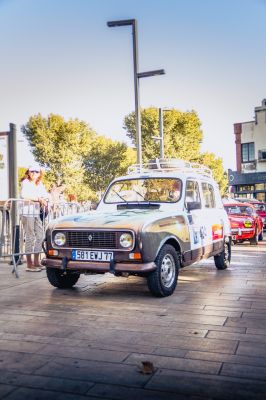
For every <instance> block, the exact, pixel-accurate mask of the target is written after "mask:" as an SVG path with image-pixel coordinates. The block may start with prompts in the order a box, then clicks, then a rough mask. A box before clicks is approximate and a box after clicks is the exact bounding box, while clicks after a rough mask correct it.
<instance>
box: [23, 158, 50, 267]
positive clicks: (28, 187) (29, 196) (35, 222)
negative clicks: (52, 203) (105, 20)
mask: <svg viewBox="0 0 266 400" xmlns="http://www.w3.org/2000/svg"><path fill="white" fill-rule="evenodd" d="M42 176H43V173H42V170H41V168H40V167H39V166H38V165H31V166H30V167H29V168H28V169H27V171H26V172H25V176H24V178H23V179H22V182H21V192H20V197H21V198H22V199H23V200H24V201H23V213H22V216H21V218H22V224H23V228H24V231H25V253H26V258H27V268H26V271H31V272H39V271H41V270H42V268H44V267H42V265H40V253H41V252H42V240H43V224H42V220H41V218H40V207H43V208H44V207H46V206H47V205H48V203H47V201H48V198H49V195H48V193H47V191H46V189H45V187H44V184H43V183H42ZM32 255H33V258H32Z"/></svg>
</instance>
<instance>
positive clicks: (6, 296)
mask: <svg viewBox="0 0 266 400" xmlns="http://www.w3.org/2000/svg"><path fill="white" fill-rule="evenodd" d="M19 269H20V278H19V279H16V278H15V277H14V276H12V275H11V273H10V270H11V267H10V266H8V265H7V264H3V263H2V264H1V263H0V278H1V279H0V312H1V314H0V398H4V399H8V400H23V399H27V400H32V399H38V400H39V399H40V400H42V399H64V400H71V399H73V400H74V399H75V400H81V399H84V400H85V399H88V400H91V399H98V400H99V399H119V400H122V399H130V400H131V399H132V400H138V399H150V400H153V399H155V400H156V399H160V400H161V399H165V400H166V399H167V400H172V399H191V400H203V399H204V400H205V399H227V400H231V399H232V400H233V399H248V400H252V399H260V400H263V399H266V279H265V278H266V243H265V242H264V243H260V245H259V246H258V247H252V246H249V245H248V246H247V245H246V246H244V245H239V246H235V247H234V251H233V258H232V266H231V267H230V269H228V270H226V271H217V270H216V269H215V267H214V265H213V261H212V260H208V261H206V262H203V263H201V264H200V266H199V265H197V266H191V267H188V268H185V269H184V270H182V271H181V273H180V277H179V284H178V288H177V290H176V291H175V294H174V295H173V296H171V297H169V298H164V299H157V298H154V297H151V295H150V293H149V292H148V290H147V288H146V283H145V281H144V280H142V279H139V278H134V277H133V278H129V279H125V278H114V277H112V276H111V275H109V274H108V275H103V276H100V275H99V276H97V275H95V276H91V277H89V276H87V277H82V278H81V279H80V280H79V282H78V285H77V286H76V287H75V288H74V289H73V290H58V289H55V288H53V287H52V286H50V285H49V283H48V282H47V280H46V277H45V272H44V271H43V272H41V273H40V274H38V273H36V274H33V273H28V272H26V271H24V269H25V267H24V266H20V267H19ZM144 361H149V362H150V363H152V365H153V367H154V372H153V373H151V374H143V373H142V372H141V368H140V366H141V365H142V364H141V363H142V362H144Z"/></svg>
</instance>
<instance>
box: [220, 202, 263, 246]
mask: <svg viewBox="0 0 266 400" xmlns="http://www.w3.org/2000/svg"><path fill="white" fill-rule="evenodd" d="M224 208H225V210H226V212H227V214H228V217H229V220H230V225H231V233H232V240H233V242H234V243H236V242H240V243H242V242H244V241H245V240H249V242H250V244H258V241H259V240H262V239H263V221H262V219H261V217H260V216H259V215H258V214H257V212H256V209H255V207H254V206H253V205H252V204H249V203H240V202H239V203H237V202H234V203H226V204H224Z"/></svg>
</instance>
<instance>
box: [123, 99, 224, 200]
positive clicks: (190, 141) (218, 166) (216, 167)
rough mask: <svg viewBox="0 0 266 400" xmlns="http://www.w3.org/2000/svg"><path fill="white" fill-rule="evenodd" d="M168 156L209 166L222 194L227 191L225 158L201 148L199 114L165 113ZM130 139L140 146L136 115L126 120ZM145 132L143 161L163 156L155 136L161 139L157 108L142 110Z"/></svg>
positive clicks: (125, 124)
mask: <svg viewBox="0 0 266 400" xmlns="http://www.w3.org/2000/svg"><path fill="white" fill-rule="evenodd" d="M163 125H164V153H165V157H166V158H180V159H183V160H187V161H192V162H196V163H200V164H203V165H206V167H209V168H210V169H211V170H212V172H213V176H214V179H215V180H216V181H217V182H218V184H219V188H220V191H221V194H222V195H223V194H224V193H225V191H226V188H227V176H226V173H225V172H224V169H223V164H222V159H221V158H216V157H215V155H214V154H213V153H201V152H200V145H201V142H202V138H203V134H202V131H201V129H200V127H201V121H200V119H199V118H198V116H197V114H196V112H195V111H187V112H181V111H178V110H175V109H172V110H169V111H166V112H164V117H163ZM124 129H126V131H127V136H128V137H129V138H130V139H131V140H132V141H133V143H136V127H135V113H134V112H132V113H131V114H129V115H127V116H126V117H125V119H124ZM141 133H142V150H143V161H144V162H145V161H146V162H147V161H148V160H151V159H154V158H157V157H159V155H160V144H159V142H158V141H156V142H155V141H154V139H153V138H152V136H157V137H158V136H159V135H160V132H159V112H158V109H157V108H152V107H151V108H147V109H143V110H141Z"/></svg>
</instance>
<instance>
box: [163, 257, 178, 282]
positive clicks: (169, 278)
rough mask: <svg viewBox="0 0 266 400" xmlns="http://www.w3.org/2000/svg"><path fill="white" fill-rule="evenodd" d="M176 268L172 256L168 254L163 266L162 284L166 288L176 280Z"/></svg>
mask: <svg viewBox="0 0 266 400" xmlns="http://www.w3.org/2000/svg"><path fill="white" fill-rule="evenodd" d="M175 273H176V266H175V260H174V258H173V256H172V255H171V254H166V255H165V256H164V258H163V260H162V265H161V282H162V284H163V286H164V287H167V288H168V287H170V286H171V285H172V284H173V282H174V280H175Z"/></svg>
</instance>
